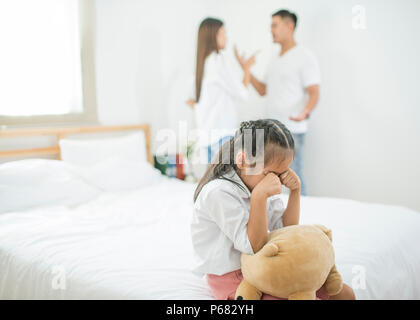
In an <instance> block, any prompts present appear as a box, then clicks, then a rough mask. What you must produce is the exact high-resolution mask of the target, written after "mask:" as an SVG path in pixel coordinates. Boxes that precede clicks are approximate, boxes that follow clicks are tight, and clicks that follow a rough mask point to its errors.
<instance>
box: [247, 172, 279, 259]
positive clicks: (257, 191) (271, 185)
mask: <svg viewBox="0 0 420 320" xmlns="http://www.w3.org/2000/svg"><path fill="white" fill-rule="evenodd" d="M279 193H281V183H280V179H279V177H277V176H276V175H275V174H274V173H268V174H267V175H266V176H265V177H264V178H263V179H262V180H261V181H260V182H259V183H258V184H257V185H256V186H255V188H254V189H253V190H252V193H251V209H250V212H249V221H248V227H247V233H248V239H249V242H250V243H251V246H252V249H253V251H254V253H256V252H257V251H259V250H260V249H261V248H262V247H263V246H264V245H265V244H266V243H267V240H268V221H267V198H268V197H271V196H273V195H275V194H279Z"/></svg>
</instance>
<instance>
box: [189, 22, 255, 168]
mask: <svg viewBox="0 0 420 320" xmlns="http://www.w3.org/2000/svg"><path fill="white" fill-rule="evenodd" d="M225 46H226V33H225V28H224V26H223V22H222V21H220V20H218V19H214V18H206V19H204V20H203V21H202V22H201V24H200V28H199V30H198V41H197V64H196V77H195V99H190V100H188V101H187V104H188V105H190V106H191V107H192V108H195V120H196V125H197V128H198V130H197V131H198V145H199V146H200V147H205V148H206V151H207V155H208V156H207V161H208V162H210V161H211V158H212V155H213V154H215V153H216V152H217V150H218V149H219V147H220V146H221V145H222V144H223V142H224V141H225V140H227V139H229V138H230V137H231V136H233V133H234V131H235V128H236V127H237V125H238V119H237V114H236V110H235V101H236V100H238V99H240V100H245V99H246V98H247V97H248V89H247V87H248V84H249V82H250V78H251V74H250V71H249V69H250V67H251V66H252V65H253V64H254V62H255V58H254V56H252V57H251V58H249V59H248V60H245V61H244V65H243V71H244V76H243V80H242V82H241V81H240V80H239V79H237V78H236V76H235V73H234V71H233V70H232V65H231V62H230V61H228V60H227V58H226V57H225V55H224V54H223V52H222V51H223V49H225Z"/></svg>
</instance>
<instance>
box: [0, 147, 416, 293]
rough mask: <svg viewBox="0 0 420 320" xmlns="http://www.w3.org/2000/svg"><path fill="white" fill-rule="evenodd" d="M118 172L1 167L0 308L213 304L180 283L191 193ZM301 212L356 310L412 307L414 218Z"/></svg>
mask: <svg viewBox="0 0 420 320" xmlns="http://www.w3.org/2000/svg"><path fill="white" fill-rule="evenodd" d="M73 147H74V146H72V148H73ZM130 150H131V149H130ZM93 156H94V155H93ZM102 156H103V155H101V157H102ZM117 164H118V162H113V161H105V162H104V163H102V164H98V165H95V166H94V167H92V166H91V167H89V169H88V170H75V169H74V168H76V167H74V166H70V165H68V164H65V161H55V160H24V161H20V162H19V161H16V162H10V163H8V164H6V165H0V299H212V296H211V294H210V291H209V289H208V287H207V285H206V282H205V280H204V279H203V278H200V277H198V276H197V275H195V274H193V273H192V272H191V268H192V266H193V254H192V247H191V243H190V230H189V225H190V219H191V215H192V206H193V203H192V196H193V191H194V188H195V185H194V184H190V183H187V182H182V181H180V180H176V179H169V178H166V177H163V176H161V175H159V174H157V173H156V171H155V170H154V169H152V168H151V166H150V165H148V164H147V165H145V164H139V163H138V161H137V162H135V163H131V164H129V163H127V164H125V165H121V164H118V165H117ZM111 173H112V174H111ZM104 177H105V178H106V179H104ZM284 200H285V202H286V200H287V198H286V196H284ZM301 208H302V210H301V223H302V224H305V223H319V224H324V225H326V226H328V227H329V228H331V229H332V231H333V243H334V247H335V251H336V264H337V267H338V270H339V271H340V273H341V274H342V276H343V279H344V282H346V283H347V284H349V285H350V286H354V290H355V293H356V297H357V299H420V250H419V247H418V245H419V243H420V241H419V240H420V233H419V231H420V213H418V212H415V211H413V210H410V209H407V208H404V207H399V206H389V205H380V204H370V203H362V202H358V201H352V200H344V199H333V198H319V197H302V205H301Z"/></svg>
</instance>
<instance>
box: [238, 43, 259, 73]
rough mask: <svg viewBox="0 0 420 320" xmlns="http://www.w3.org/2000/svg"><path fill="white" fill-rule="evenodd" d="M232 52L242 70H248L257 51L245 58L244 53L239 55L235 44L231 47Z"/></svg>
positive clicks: (253, 62)
mask: <svg viewBox="0 0 420 320" xmlns="http://www.w3.org/2000/svg"><path fill="white" fill-rule="evenodd" d="M233 52H234V53H235V58H236V60H237V61H238V63H239V64H240V66H241V67H242V69H243V70H249V69H250V68H251V67H252V66H253V65H254V64H255V56H256V55H257V53H258V52H259V50H258V51H256V52H255V53H254V54H253V55H252V56H251V57H249V58H248V59H246V58H245V55H240V54H239V51H238V48H236V46H234V47H233Z"/></svg>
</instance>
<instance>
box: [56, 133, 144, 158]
mask: <svg viewBox="0 0 420 320" xmlns="http://www.w3.org/2000/svg"><path fill="white" fill-rule="evenodd" d="M60 149H61V159H62V160H63V161H65V162H68V163H71V164H75V165H79V166H90V165H93V164H96V163H99V162H101V161H103V160H106V159H109V158H112V157H115V156H118V157H120V158H121V159H125V160H130V161H135V162H146V161H147V156H146V141H145V137H144V132H143V131H139V132H135V133H131V134H127V135H124V136H121V137H112V138H103V139H88V140H81V139H61V140H60Z"/></svg>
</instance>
